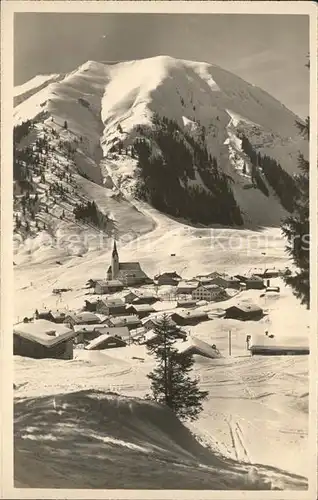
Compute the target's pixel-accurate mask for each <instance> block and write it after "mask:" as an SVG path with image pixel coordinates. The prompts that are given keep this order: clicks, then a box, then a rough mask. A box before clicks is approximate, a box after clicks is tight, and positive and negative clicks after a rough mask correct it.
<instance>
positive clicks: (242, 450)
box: [226, 417, 253, 464]
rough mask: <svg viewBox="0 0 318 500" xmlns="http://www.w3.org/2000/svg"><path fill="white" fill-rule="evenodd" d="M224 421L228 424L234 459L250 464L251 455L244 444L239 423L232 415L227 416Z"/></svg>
mask: <svg viewBox="0 0 318 500" xmlns="http://www.w3.org/2000/svg"><path fill="white" fill-rule="evenodd" d="M226 421H227V424H228V426H229V430H230V436H231V442H232V448H233V450H234V453H235V458H236V460H238V461H239V462H245V463H248V464H252V463H253V462H252V459H251V455H250V452H249V450H248V448H247V446H246V443H245V439H244V434H243V431H242V428H241V426H240V424H239V423H238V421H237V420H233V417H229V418H227V419H226Z"/></svg>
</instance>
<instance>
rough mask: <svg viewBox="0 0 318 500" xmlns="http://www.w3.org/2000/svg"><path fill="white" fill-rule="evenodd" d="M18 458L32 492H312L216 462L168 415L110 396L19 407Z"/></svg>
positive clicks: (19, 478)
mask: <svg viewBox="0 0 318 500" xmlns="http://www.w3.org/2000/svg"><path fill="white" fill-rule="evenodd" d="M48 428H49V429H50V430H49V432H48ZM39 441H40V442H41V448H39ZM15 450H16V451H15V481H16V486H17V487H24V488H25V487H31V488H32V487H33V488H47V487H49V488H80V489H81V488H101V489H112V488H128V489H129V488H136V489H160V488H168V489H219V490H224V489H226V490H231V489H232V490H235V489H244V490H245V489H246V490H258V489H267V490H269V489H282V488H284V489H286V488H287V489H289V488H291V489H304V488H305V487H306V481H305V480H304V479H303V478H301V477H300V476H297V475H294V474H288V473H284V472H282V471H279V470H278V469H275V468H272V467H265V466H258V465H256V466H253V467H252V466H251V465H246V464H242V463H241V464H239V463H238V462H235V461H234V460H231V459H226V458H223V457H221V456H219V455H217V454H215V452H214V451H213V450H211V449H208V448H206V447H203V446H202V445H200V444H199V443H198V441H196V439H195V438H194V437H193V435H192V434H191V433H190V432H189V430H188V429H187V428H186V427H184V426H183V425H182V424H181V423H180V422H179V421H178V420H177V418H176V417H175V416H174V415H173V413H172V412H171V411H170V410H168V409H167V408H164V407H160V406H158V405H157V404H155V403H151V402H147V401H144V400H141V399H138V398H128V397H123V396H118V395H116V394H114V393H113V394H112V393H105V392H104V391H103V392H98V391H92V390H88V391H80V392H74V393H72V394H60V395H56V396H54V397H53V398H52V397H51V396H46V397H42V398H36V399H30V398H29V399H24V400H20V401H19V400H17V401H16V403H15ZM34 450H36V453H33V452H34ZM61 450H63V453H61Z"/></svg>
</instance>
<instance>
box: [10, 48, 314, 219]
mask: <svg viewBox="0 0 318 500" xmlns="http://www.w3.org/2000/svg"><path fill="white" fill-rule="evenodd" d="M33 80H35V83H36V85H35V88H34V91H33V90H32V89H31V88H30V85H29V88H28V90H27V91H25V92H22V93H21V92H20V94H18V95H17V96H16V97H18V98H19V97H20V102H19V103H18V104H17V106H16V107H15V110H14V115H15V123H16V124H19V123H21V122H22V121H25V120H26V119H33V118H36V117H39V116H42V118H41V119H40V121H41V120H42V122H44V123H45V124H46V125H48V124H49V125H50V126H51V127H53V124H54V127H55V128H58V129H63V123H65V122H67V124H68V136H70V135H71V136H73V140H74V141H75V142H76V158H75V163H76V165H77V167H78V171H79V173H80V174H81V175H85V176H87V177H88V178H89V179H90V180H92V181H93V182H97V183H98V184H101V185H102V184H103V183H105V182H106V183H107V182H110V184H113V185H114V184H115V185H116V186H121V187H123V186H125V187H127V189H126V188H125V189H124V194H125V195H126V196H133V194H134V185H135V182H136V175H135V172H136V167H137V164H138V161H137V160H138V159H137V158H131V156H129V155H127V151H129V149H131V148H132V147H133V145H134V142H135V140H136V139H138V138H140V133H139V132H140V127H143V126H144V127H145V126H146V127H147V128H148V129H149V131H150V135H151V129H152V127H153V119H154V116H156V115H159V116H161V117H165V118H167V119H169V120H173V121H175V122H176V123H177V124H178V127H180V130H181V133H183V132H182V131H183V130H184V133H188V132H190V133H191V134H192V135H193V134H194V136H195V135H196V133H199V135H200V133H201V132H202V131H203V130H204V147H205V148H206V151H207V153H208V154H209V155H211V156H213V157H215V158H216V159H217V163H218V168H219V170H220V172H221V173H224V174H225V175H227V176H229V177H230V178H232V179H234V182H233V183H232V184H231V189H232V191H233V195H234V198H235V200H236V202H237V204H238V206H239V207H240V209H241V212H242V214H243V219H244V224H245V225H249V224H252V225H253V224H254V225H260V226H271V225H274V226H275V225H276V226H277V225H279V223H280V220H281V219H282V218H283V217H284V216H285V215H286V211H285V210H284V209H283V207H282V206H281V204H280V202H279V200H278V199H277V196H275V193H273V192H272V191H271V189H270V188H269V193H270V194H269V196H268V197H266V196H264V194H263V193H261V192H260V191H259V190H258V189H254V187H253V183H252V182H251V175H250V171H251V165H250V162H249V160H248V158H247V157H246V155H245V153H244V151H243V150H242V145H241V136H242V135H244V136H246V137H247V139H248V140H249V141H250V142H251V144H252V145H253V146H254V147H255V149H256V151H257V152H260V153H262V154H267V155H269V156H271V157H273V158H274V159H275V160H277V161H278V162H279V163H281V166H282V168H283V169H284V170H286V171H287V172H288V173H289V174H290V175H293V174H294V173H295V172H296V171H297V161H296V159H297V155H298V151H299V150H301V151H302V152H305V154H306V144H305V142H304V141H303V139H302V137H301V136H300V134H299V133H298V131H297V127H296V125H295V121H296V119H298V117H297V116H296V115H295V114H294V113H293V112H291V111H290V110H288V109H287V108H286V107H285V106H284V105H282V104H281V103H279V101H277V100H276V99H275V98H273V97H271V96H270V95H269V94H268V93H266V92H265V91H263V90H262V89H259V88H258V87H256V86H254V85H252V84H250V83H247V82H245V81H244V80H242V79H241V78H240V77H237V76H236V75H233V74H232V73H230V72H228V71H226V70H223V69H222V68H220V67H219V66H216V65H212V64H209V63H201V62H196V61H186V60H180V59H174V58H172V57H170V56H157V57H153V58H148V59H139V60H135V61H125V62H114V63H112V64H109V63H107V64H105V62H98V61H87V62H85V63H84V64H82V65H80V66H79V67H78V68H76V69H75V70H74V71H72V72H70V73H68V74H66V75H63V74H61V75H56V74H54V75H48V78H47V79H46V80H45V76H43V77H42V80H41V82H40V81H39V80H38V81H37V80H36V78H35V79H33ZM27 83H28V82H27ZM25 85H26V86H27V84H25ZM21 87H23V86H20V90H21ZM21 96H22V97H21ZM23 96H26V98H25V99H24V98H23ZM189 123H191V126H190V129H192V130H189ZM80 138H81V141H82V142H81V143H80V144H78V143H79V139H80ZM68 140H71V141H72V138H71V137H68ZM150 140H151V141H152V139H150ZM196 140H197V139H196ZM118 146H120V149H121V151H120V153H119V150H118ZM152 147H153V148H155V149H156V148H157V145H156V144H154V142H153V141H152ZM123 151H124V152H123ZM243 172H244V173H243ZM260 175H262V173H261V174H260ZM107 180H108V181H107ZM194 182H195V185H196V187H197V188H198V189H201V188H202V192H203V191H205V189H206V186H204V185H203V184H202V182H201V181H200V180H199V179H197V180H195V181H194ZM264 182H265V184H266V179H265V180H264ZM247 188H249V189H247ZM181 215H182V214H181Z"/></svg>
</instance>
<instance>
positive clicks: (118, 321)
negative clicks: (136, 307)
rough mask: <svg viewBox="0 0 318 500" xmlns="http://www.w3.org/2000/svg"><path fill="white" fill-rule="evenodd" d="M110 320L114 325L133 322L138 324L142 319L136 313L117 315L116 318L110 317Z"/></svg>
mask: <svg viewBox="0 0 318 500" xmlns="http://www.w3.org/2000/svg"><path fill="white" fill-rule="evenodd" d="M109 321H110V322H111V323H112V324H113V325H125V324H127V325H131V324H135V323H136V324H137V323H140V319H139V318H138V316H136V315H135V314H130V315H128V316H117V317H114V318H109Z"/></svg>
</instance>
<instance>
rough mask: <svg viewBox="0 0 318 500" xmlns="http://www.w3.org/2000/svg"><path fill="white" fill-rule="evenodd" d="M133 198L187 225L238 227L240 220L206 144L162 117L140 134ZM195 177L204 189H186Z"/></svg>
mask: <svg viewBox="0 0 318 500" xmlns="http://www.w3.org/2000/svg"><path fill="white" fill-rule="evenodd" d="M140 132H142V135H143V137H139V138H137V139H136V140H135V142H134V147H133V154H134V155H135V156H136V157H137V159H138V161H137V175H138V178H137V185H136V190H135V195H136V196H137V197H138V198H140V199H143V200H145V201H147V202H149V203H150V204H151V205H153V206H154V207H155V208H157V209H158V210H160V211H162V212H164V213H167V214H169V215H172V216H175V217H181V218H185V219H187V220H189V221H190V222H192V223H201V224H204V225H209V224H214V223H217V224H224V225H241V224H243V219H242V216H241V212H240V210H239V207H238V206H237V204H236V201H235V198H234V196H233V193H232V190H231V187H230V183H229V179H228V177H226V176H225V175H224V174H223V173H221V172H219V169H218V165H217V160H216V158H212V157H211V156H210V155H209V154H208V152H207V150H206V147H205V145H204V144H203V143H202V142H199V141H197V140H195V139H194V138H193V137H191V135H189V134H188V133H187V132H185V131H184V130H182V129H181V128H180V127H179V125H178V124H177V123H176V122H175V121H173V120H170V119H168V118H166V117H159V116H158V115H155V117H154V119H153V127H152V128H148V129H145V128H144V127H143V128H142V129H140ZM196 172H197V173H198V174H199V175H200V176H201V179H202V181H203V183H204V185H205V187H206V189H201V188H200V187H199V186H198V185H196V186H191V185H190V186H189V185H188V181H189V180H190V181H191V180H192V181H193V180H195V179H196Z"/></svg>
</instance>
